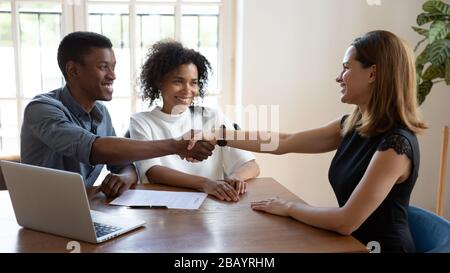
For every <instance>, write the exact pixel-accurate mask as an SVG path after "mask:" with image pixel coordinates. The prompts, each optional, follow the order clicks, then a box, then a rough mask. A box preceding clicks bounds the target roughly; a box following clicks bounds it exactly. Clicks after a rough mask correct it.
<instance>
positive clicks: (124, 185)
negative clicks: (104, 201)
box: [98, 173, 134, 198]
mask: <svg viewBox="0 0 450 273" xmlns="http://www.w3.org/2000/svg"><path fill="white" fill-rule="evenodd" d="M133 184H134V181H130V179H129V177H128V176H127V175H125V174H113V173H110V174H108V175H107V176H106V177H105V179H104V180H103V182H102V184H101V185H100V187H99V188H98V190H99V191H101V192H103V193H104V194H105V195H106V197H108V198H115V197H118V196H120V195H121V194H122V193H124V192H125V191H126V190H128V189H129V188H130V187H131V186H133Z"/></svg>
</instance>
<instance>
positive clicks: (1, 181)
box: [0, 155, 20, 191]
mask: <svg viewBox="0 0 450 273" xmlns="http://www.w3.org/2000/svg"><path fill="white" fill-rule="evenodd" d="M0 160H8V161H14V162H20V156H19V155H7V156H0ZM4 190H6V183H5V179H4V178H3V173H2V166H0V191H4Z"/></svg>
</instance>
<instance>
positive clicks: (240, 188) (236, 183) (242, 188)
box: [225, 175, 248, 195]
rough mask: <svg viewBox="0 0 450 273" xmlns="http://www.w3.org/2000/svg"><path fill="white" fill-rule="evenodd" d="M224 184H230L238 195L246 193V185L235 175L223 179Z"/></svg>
mask: <svg viewBox="0 0 450 273" xmlns="http://www.w3.org/2000/svg"><path fill="white" fill-rule="evenodd" d="M225 182H227V183H228V184H230V185H231V186H232V187H233V188H234V189H235V190H236V192H237V193H238V194H241V195H242V194H244V193H246V192H247V185H248V183H247V182H245V181H244V180H242V179H240V178H239V177H237V176H235V175H230V176H228V177H227V178H225Z"/></svg>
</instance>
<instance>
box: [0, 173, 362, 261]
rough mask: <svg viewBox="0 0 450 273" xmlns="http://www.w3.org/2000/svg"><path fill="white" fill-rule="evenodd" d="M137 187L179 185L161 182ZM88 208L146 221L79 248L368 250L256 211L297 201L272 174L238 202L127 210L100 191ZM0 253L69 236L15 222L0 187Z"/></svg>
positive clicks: (62, 246) (49, 245) (50, 247)
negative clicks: (264, 203) (271, 202)
mask: <svg viewBox="0 0 450 273" xmlns="http://www.w3.org/2000/svg"><path fill="white" fill-rule="evenodd" d="M138 188H139V189H153V190H180V189H177V188H172V187H167V186H161V185H148V184H146V185H139V186H138ZM88 195H89V199H90V204H91V209H94V210H98V211H102V212H107V213H111V214H116V215H127V216H129V215H132V216H135V217H138V218H141V219H143V220H145V221H146V222H147V224H146V226H145V227H144V228H140V229H137V230H135V231H133V232H130V233H127V234H125V235H122V236H120V237H118V238H115V239H113V240H110V241H107V242H104V243H102V244H98V245H95V244H89V243H84V242H80V243H81V252H151V253H155V252H158V253H159V252H164V253H167V252H170V253H174V252H175V253H211V252H213V253H216V252H220V253H234V252H239V253H242V252H245V253H249V252H250V253H252V252H256V253H267V252H272V253H286V252H367V250H366V247H365V246H364V245H363V244H361V243H360V242H359V241H357V240H356V239H354V238H353V237H351V236H341V235H339V234H337V233H334V232H329V231H325V230H321V229H317V228H314V227H312V226H308V225H305V224H302V223H300V222H298V221H295V220H293V219H291V218H287V217H280V216H275V215H270V214H267V213H262V212H255V211H253V210H252V209H251V208H250V202H251V201H256V200H260V199H263V198H268V197H272V196H280V197H283V198H286V199H289V200H300V199H299V198H298V197H296V196H295V195H294V194H292V193H291V192H289V191H288V190H287V189H286V188H284V187H283V186H282V185H281V184H280V183H278V182H277V181H275V180H273V179H271V178H258V179H254V180H253V181H250V182H249V187H248V193H247V194H245V195H244V196H241V200H240V201H239V202H237V203H230V202H222V201H219V200H218V199H215V198H213V197H208V198H207V199H206V200H205V202H204V203H203V205H202V206H201V207H200V209H199V210H192V211H190V210H171V209H129V208H125V207H116V206H109V205H108V203H107V201H110V200H106V199H105V197H104V195H103V194H101V193H98V194H95V193H94V191H92V190H91V191H89V194H88ZM0 227H1V229H0V230H1V231H0V252H69V250H67V249H66V246H67V243H68V242H70V241H72V240H71V239H68V238H63V237H59V236H53V235H50V234H46V233H41V232H37V231H33V230H29V229H25V228H21V227H20V226H18V224H17V222H16V220H15V217H14V212H13V210H12V206H11V202H10V199H9V195H8V192H7V191H1V192H0Z"/></svg>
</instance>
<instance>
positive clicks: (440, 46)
mask: <svg viewBox="0 0 450 273" xmlns="http://www.w3.org/2000/svg"><path fill="white" fill-rule="evenodd" d="M429 54H430V61H431V63H432V64H433V65H435V66H438V65H441V64H443V63H444V62H445V61H446V60H447V59H448V58H450V40H439V41H436V42H435V43H433V44H431V45H430V52H429Z"/></svg>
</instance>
